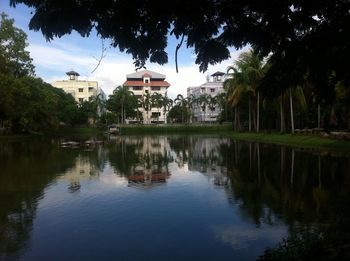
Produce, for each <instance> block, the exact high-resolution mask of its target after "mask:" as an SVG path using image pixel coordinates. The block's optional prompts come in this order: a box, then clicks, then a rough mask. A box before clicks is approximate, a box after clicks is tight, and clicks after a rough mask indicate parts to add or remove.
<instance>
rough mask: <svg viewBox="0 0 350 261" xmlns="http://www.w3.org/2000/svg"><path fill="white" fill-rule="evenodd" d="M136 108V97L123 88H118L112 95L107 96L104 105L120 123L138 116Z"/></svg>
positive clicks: (137, 104) (137, 103)
mask: <svg viewBox="0 0 350 261" xmlns="http://www.w3.org/2000/svg"><path fill="white" fill-rule="evenodd" d="M138 106H139V102H138V99H137V97H136V96H135V95H134V94H133V93H132V92H130V91H129V89H128V88H127V87H124V86H118V87H117V88H116V89H115V90H114V91H113V94H112V95H109V99H108V101H107V105H106V107H107V109H108V110H109V111H111V112H113V113H114V114H115V115H116V116H117V118H118V119H119V120H120V122H122V123H123V122H124V121H125V119H126V118H133V117H137V116H138V113H137V108H138Z"/></svg>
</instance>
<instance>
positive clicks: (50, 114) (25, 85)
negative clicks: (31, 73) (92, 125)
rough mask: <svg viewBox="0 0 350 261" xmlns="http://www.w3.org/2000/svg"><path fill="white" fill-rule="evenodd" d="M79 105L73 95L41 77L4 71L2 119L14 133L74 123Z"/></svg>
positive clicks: (0, 101) (0, 100) (1, 78)
mask: <svg viewBox="0 0 350 261" xmlns="http://www.w3.org/2000/svg"><path fill="white" fill-rule="evenodd" d="M77 118H78V108H77V106H76V103H75V101H74V99H73V97H72V96H71V95H69V94H66V93H64V92H63V91H62V90H60V89H57V88H54V87H52V86H51V85H50V84H47V83H45V82H43V81H42V80H41V79H39V78H33V77H28V76H26V77H22V78H14V77H12V76H9V75H4V74H0V119H1V121H2V122H3V123H4V125H5V126H7V127H10V128H11V129H12V131H13V132H23V131H24V132H28V131H45V130H50V129H56V128H58V127H59V124H60V123H65V124H74V123H75V122H76V121H77Z"/></svg>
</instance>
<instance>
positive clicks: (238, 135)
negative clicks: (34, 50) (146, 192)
mask: <svg viewBox="0 0 350 261" xmlns="http://www.w3.org/2000/svg"><path fill="white" fill-rule="evenodd" d="M103 133H104V131H102V130H100V129H96V128H65V129H60V130H58V131H55V132H51V133H48V134H47V136H60V137H65V136H66V137H68V136H74V137H76V136H91V135H101V134H103ZM121 134H122V135H144V134H147V135H157V134H182V135H183V134H190V135H195V134H220V135H224V136H228V137H231V138H233V139H237V140H246V141H256V142H263V143H271V144H280V145H288V146H295V147H303V148H328V149H342V150H344V149H345V150H350V141H345V140H336V139H330V138H321V137H318V136H308V135H300V134H280V133H277V132H276V133H273V132H272V133H253V132H252V133H248V132H233V131H232V126H231V125H228V124H227V125H181V124H176V125H175V124H174V125H164V126H162V125H159V126H157V125H141V126H139V125H123V126H121ZM37 136H46V135H33V134H27V135H24V134H23V135H0V141H7V140H18V139H26V138H33V137H37Z"/></svg>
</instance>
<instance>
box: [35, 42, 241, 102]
mask: <svg viewBox="0 0 350 261" xmlns="http://www.w3.org/2000/svg"><path fill="white" fill-rule="evenodd" d="M247 49H248V47H245V48H243V49H241V50H239V51H236V50H233V51H232V52H231V59H229V60H226V61H224V62H222V63H221V64H216V65H214V66H209V69H208V72H206V73H200V72H199V67H198V65H196V64H194V63H192V64H190V65H181V64H179V73H176V69H175V65H174V64H173V62H172V61H170V63H169V64H167V65H164V66H161V65H157V64H148V66H147V69H149V70H152V71H157V72H159V73H162V74H165V75H166V80H167V81H168V82H169V83H170V84H171V86H170V88H169V89H168V95H169V97H170V98H175V97H176V95H177V94H179V93H180V94H183V95H186V90H187V87H189V86H199V85H200V84H202V83H204V82H205V81H206V75H207V73H210V74H211V73H214V72H216V71H223V72H225V71H226V70H227V67H228V66H230V65H232V64H233V60H234V59H237V57H238V55H239V53H241V52H242V51H246V50H247ZM28 50H29V51H30V53H31V57H32V58H33V60H34V64H35V65H36V67H37V75H38V76H39V77H42V78H44V80H46V81H48V82H52V81H54V80H62V79H64V78H66V75H65V72H66V71H68V70H70V69H74V70H76V71H77V72H79V73H80V75H81V77H80V79H83V80H96V81H98V82H99V85H100V86H101V88H102V89H103V90H104V91H105V93H106V94H107V95H109V94H111V93H112V91H113V90H114V89H115V88H116V87H117V86H118V85H121V84H123V83H124V82H125V80H126V74H128V73H131V72H133V71H135V67H134V65H133V61H132V59H131V57H130V56H128V55H125V54H121V53H118V51H117V50H116V49H111V50H109V51H108V54H107V56H106V57H105V58H104V59H103V60H102V62H101V64H100V66H99V67H98V68H97V70H96V71H95V72H94V73H93V74H91V71H92V70H93V69H94V67H95V66H96V64H97V61H96V60H95V59H94V58H93V56H94V55H96V53H98V51H97V50H92V51H91V53H89V51H88V50H86V49H83V48H81V47H79V46H76V45H74V44H71V43H67V44H65V43H62V42H59V43H56V44H51V45H47V44H45V45H40V44H31V45H29V47H28Z"/></svg>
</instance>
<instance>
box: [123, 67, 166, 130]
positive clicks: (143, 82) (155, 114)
mask: <svg viewBox="0 0 350 261" xmlns="http://www.w3.org/2000/svg"><path fill="white" fill-rule="evenodd" d="M123 85H124V86H127V87H128V88H129V90H130V91H131V92H133V93H134V95H135V96H136V97H137V98H138V99H139V100H140V101H141V103H140V104H143V106H141V107H139V111H140V112H141V113H142V118H143V123H145V124H150V123H166V118H167V113H166V112H164V109H163V108H156V107H152V106H151V105H147V101H148V100H150V97H152V95H154V94H155V93H159V94H161V95H162V97H166V96H167V89H168V88H169V87H170V83H168V82H167V81H166V80H165V75H164V74H160V73H157V72H153V71H150V70H142V71H138V72H135V73H131V74H127V75H126V81H125V82H124V84H123ZM147 108H148V109H147ZM137 121H138V120H137V119H128V122H129V123H135V122H137Z"/></svg>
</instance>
